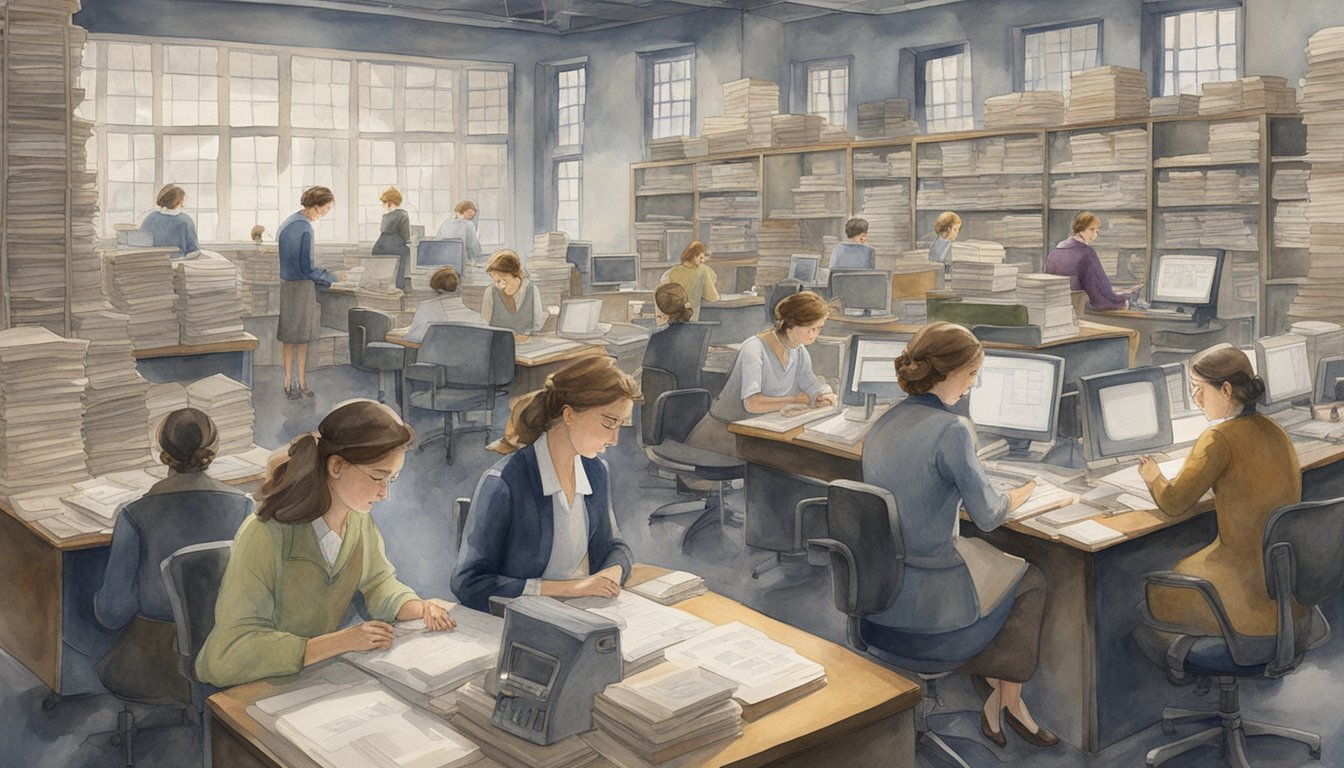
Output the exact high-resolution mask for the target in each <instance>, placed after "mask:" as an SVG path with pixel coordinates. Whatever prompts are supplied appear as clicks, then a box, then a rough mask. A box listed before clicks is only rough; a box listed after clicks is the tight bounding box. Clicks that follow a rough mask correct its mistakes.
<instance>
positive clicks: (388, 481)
mask: <svg viewBox="0 0 1344 768" xmlns="http://www.w3.org/2000/svg"><path fill="white" fill-rule="evenodd" d="M350 466H352V467H354V468H355V469H358V470H359V471H360V473H361V474H363V475H364V476H365V477H367V478H369V479H370V480H372V481H373V482H375V483H377V484H379V485H381V486H383V487H387V486H390V485H392V484H393V483H395V482H397V478H398V477H400V476H401V475H400V473H397V474H392V475H387V476H386V477H378V476H377V475H371V474H369V471H368V470H367V469H364V467H362V466H360V465H359V464H351V465H350Z"/></svg>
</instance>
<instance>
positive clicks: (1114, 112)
mask: <svg viewBox="0 0 1344 768" xmlns="http://www.w3.org/2000/svg"><path fill="white" fill-rule="evenodd" d="M1070 88H1071V90H1070V93H1069V110H1068V121H1069V122H1070V123H1086V122H1090V121H1094V120H1127V119H1131V118H1143V117H1147V116H1148V76H1147V75H1145V74H1144V73H1143V70H1139V69H1129V68H1127V67H1116V66H1105V67H1096V68H1095V69H1086V70H1083V71H1082V72H1074V73H1073V78H1072V80H1070Z"/></svg>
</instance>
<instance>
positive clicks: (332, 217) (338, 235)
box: [272, 137, 350, 243]
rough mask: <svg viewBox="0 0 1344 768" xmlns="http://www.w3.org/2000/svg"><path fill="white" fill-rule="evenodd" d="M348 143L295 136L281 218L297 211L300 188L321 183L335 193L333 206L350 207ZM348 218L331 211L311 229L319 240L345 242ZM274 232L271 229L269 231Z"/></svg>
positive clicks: (301, 189) (301, 193)
mask: <svg viewBox="0 0 1344 768" xmlns="http://www.w3.org/2000/svg"><path fill="white" fill-rule="evenodd" d="M349 169H350V144H349V142H347V141H345V140H344V139H318V138H308V137H295V138H294V139H291V140H290V147H289V194H288V195H286V197H285V200H284V201H283V202H285V203H287V205H285V206H283V207H282V208H281V209H280V211H281V213H283V215H282V216H280V217H279V218H277V219H276V224H277V225H278V224H279V223H280V221H281V220H283V219H284V218H285V216H288V215H289V214H291V213H293V212H294V211H296V210H298V208H299V198H300V197H301V196H302V195H303V190H305V189H307V188H309V187H314V186H323V187H326V188H327V189H330V190H331V192H332V194H334V195H335V196H336V205H337V206H341V205H345V206H349V205H350V203H349V202H347V201H349V200H350V195H349V191H350V190H349V188H348V185H347V184H346V179H348V178H350V170H349ZM347 220H348V217H346V216H341V215H339V214H335V213H330V214H327V215H326V216H325V217H323V218H321V219H318V220H317V221H316V222H314V224H313V231H314V232H315V233H316V234H317V237H318V238H319V239H321V240H326V241H328V242H337V243H340V242H345V238H346V221H347ZM272 231H274V230H272Z"/></svg>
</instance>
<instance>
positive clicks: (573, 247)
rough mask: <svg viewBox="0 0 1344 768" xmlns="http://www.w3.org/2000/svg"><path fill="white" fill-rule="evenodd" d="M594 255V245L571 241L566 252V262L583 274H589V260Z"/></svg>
mask: <svg viewBox="0 0 1344 768" xmlns="http://www.w3.org/2000/svg"><path fill="white" fill-rule="evenodd" d="M592 255H593V244H592V243H588V242H584V241H582V240H570V241H569V247H568V248H567V249H566V250H565V261H568V262H569V263H570V264H573V265H574V268H575V269H577V270H579V272H580V273H581V274H587V273H588V259H589V258H590V257H591V256H592Z"/></svg>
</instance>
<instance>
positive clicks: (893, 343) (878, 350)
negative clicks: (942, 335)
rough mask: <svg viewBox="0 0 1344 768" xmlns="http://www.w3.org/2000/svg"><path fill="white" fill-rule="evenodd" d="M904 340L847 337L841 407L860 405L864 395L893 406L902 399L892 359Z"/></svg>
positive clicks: (884, 337)
mask: <svg viewBox="0 0 1344 768" xmlns="http://www.w3.org/2000/svg"><path fill="white" fill-rule="evenodd" d="M905 344H906V340H905V339H893V338H892V337H890V336H861V335H859V334H855V335H853V336H851V337H849V357H848V358H847V359H846V363H845V383H844V393H843V395H842V396H841V398H840V400H841V403H843V404H844V405H863V401H864V397H865V396H866V395H874V396H876V397H877V402H879V403H894V402H896V401H897V400H900V399H901V398H903V397H905V390H903V389H901V385H900V384H898V383H896V358H897V357H900V354H901V353H902V352H904V351H905Z"/></svg>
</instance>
